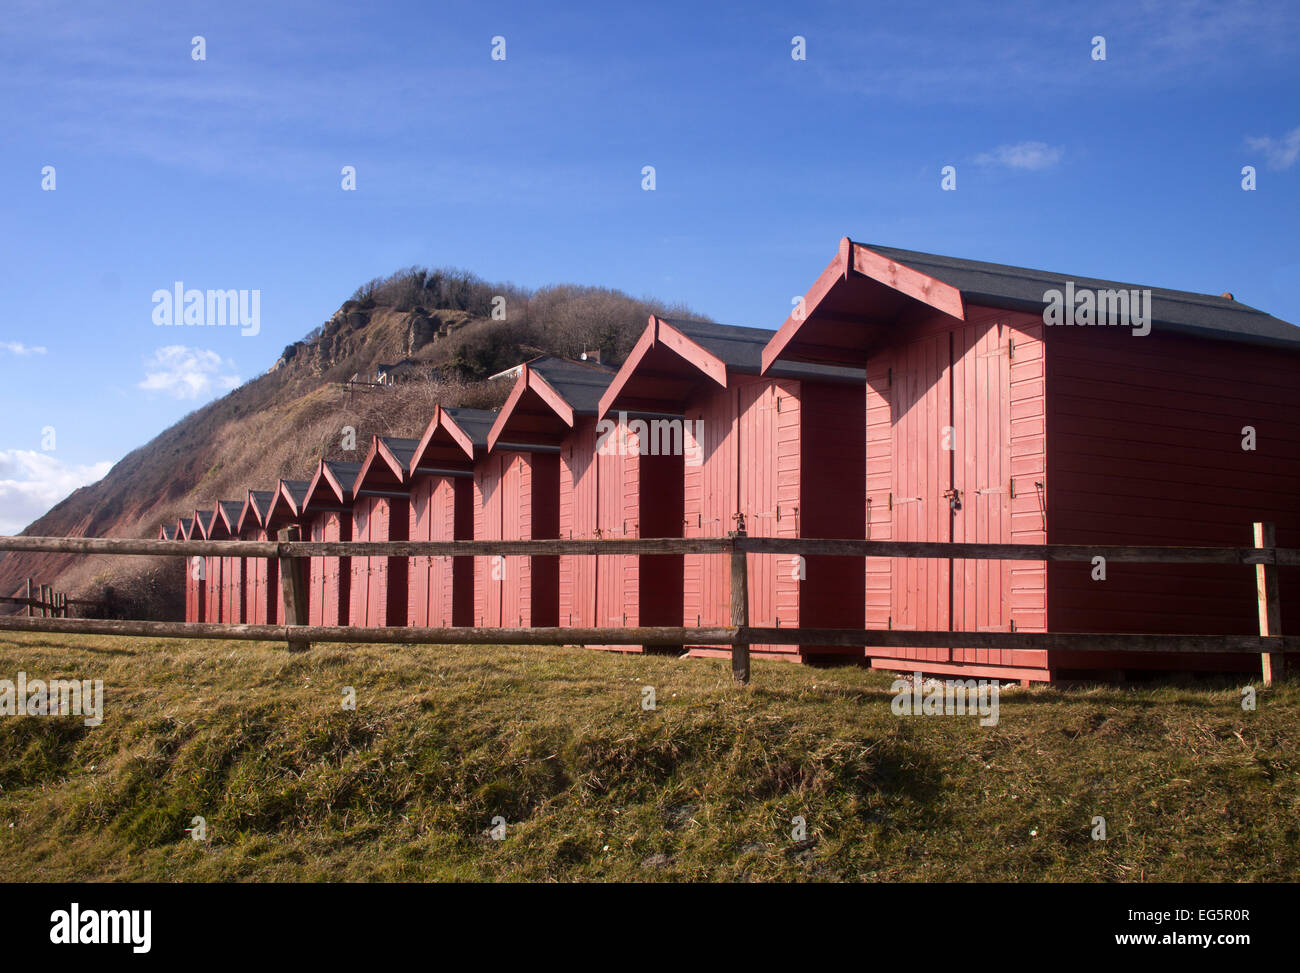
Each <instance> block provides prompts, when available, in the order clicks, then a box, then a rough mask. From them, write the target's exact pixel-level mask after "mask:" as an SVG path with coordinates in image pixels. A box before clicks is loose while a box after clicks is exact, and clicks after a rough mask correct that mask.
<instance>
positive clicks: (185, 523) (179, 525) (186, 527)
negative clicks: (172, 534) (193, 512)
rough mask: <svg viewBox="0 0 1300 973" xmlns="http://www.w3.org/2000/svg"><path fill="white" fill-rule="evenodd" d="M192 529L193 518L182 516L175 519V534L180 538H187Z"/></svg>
mask: <svg viewBox="0 0 1300 973" xmlns="http://www.w3.org/2000/svg"><path fill="white" fill-rule="evenodd" d="M193 531H194V518H193V517H182V518H181V519H180V520H178V521H176V536H177V537H179V538H180V539H181V540H186V541H187V540H189V539H190V534H191V533H193Z"/></svg>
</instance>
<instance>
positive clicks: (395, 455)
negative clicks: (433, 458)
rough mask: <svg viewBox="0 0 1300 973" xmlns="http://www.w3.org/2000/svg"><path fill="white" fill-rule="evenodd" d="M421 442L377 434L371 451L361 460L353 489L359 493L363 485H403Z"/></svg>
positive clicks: (372, 486)
mask: <svg viewBox="0 0 1300 973" xmlns="http://www.w3.org/2000/svg"><path fill="white" fill-rule="evenodd" d="M419 445H420V442H419V440H416V439H404V438H401V437H399V436H375V437H374V439H373V440H372V441H371V443H370V451H369V452H368V453H366V458H365V459H364V460H362V461H361V468H360V469H359V470H357V475H356V478H355V479H354V480H353V485H352V489H353V492H354V493H359V492H360V491H361V489H362V487H363V486H368V487H371V488H374V487H378V486H388V487H393V486H401V485H402V484H403V483H405V482H406V480H407V478H408V477H407V472H406V467H407V464H408V463H410V462H411V458H412V457H413V456H414V455H415V451H416V449H417V448H418V447H419Z"/></svg>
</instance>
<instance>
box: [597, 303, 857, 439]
mask: <svg viewBox="0 0 1300 973" xmlns="http://www.w3.org/2000/svg"><path fill="white" fill-rule="evenodd" d="M772 337H773V333H772V332H771V331H765V330H764V329H762V328H745V327H739V326H737V325H731V324H714V323H712V322H709V321H692V320H689V319H685V318H661V317H659V316H658V315H654V314H652V315H651V316H650V321H649V323H648V324H647V325H646V329H645V330H644V331H643V332H641V337H640V338H639V339H638V340H637V343H636V345H635V346H634V347H633V348H632V352H631V353H630V354H629V355H628V357H627V360H626V361H624V362H623V367H622V368H620V369H619V370H618V374H617V375H615V376H614V380H613V381H612V382H611V383H610V385H609V387H608V388H607V389H606V390H605V392H604V394H603V395H602V396H601V399H600V406H599V409H598V411H597V415H599V416H601V417H604V416H605V415H607V414H608V413H609V411H610V409H613V408H615V407H617V408H619V409H623V410H626V411H640V412H648V413H665V414H674V413H680V412H681V409H682V408H683V407H684V406H685V404H686V402H688V401H689V400H690V398H691V397H692V396H694V395H696V394H697V393H698V392H699V391H700V390H701V388H714V389H719V388H726V387H727V378H728V376H729V375H733V374H735V375H758V374H761V373H762V371H763V349H764V348H766V347H767V345H768V343H769V341H771V339H772ZM768 374H769V375H771V376H774V377H777V378H795V379H801V380H816V381H824V382H855V383H860V382H863V381H864V380H865V373H864V372H863V370H862V369H860V368H855V367H851V366H844V365H819V364H808V363H804V362H784V361H782V362H778V363H777V364H776V365H775V366H773V368H771V369H770V370H769V371H768Z"/></svg>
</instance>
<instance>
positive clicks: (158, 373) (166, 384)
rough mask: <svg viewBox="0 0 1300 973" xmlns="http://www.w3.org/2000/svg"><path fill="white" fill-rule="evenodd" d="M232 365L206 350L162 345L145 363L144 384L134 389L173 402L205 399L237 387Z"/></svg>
mask: <svg viewBox="0 0 1300 973" xmlns="http://www.w3.org/2000/svg"><path fill="white" fill-rule="evenodd" d="M234 368H235V363H234V362H233V361H230V360H229V359H226V358H222V357H221V356H220V355H218V354H217V353H216V352H215V351H210V350H208V349H206V348H189V347H187V346H185V345H164V346H163V347H162V348H159V349H158V350H157V351H155V352H154V353H153V356H152V357H151V358H150V359H149V360H148V361H147V362H145V377H144V381H142V382H140V383H138V385H137V386H136V387H137V388H142V389H144V390H145V391H146V392H162V393H163V394H165V395H170V396H172V397H173V398H177V399H199V398H208V397H209V396H211V395H213V394H215V393H216V392H228V391H230V390H231V389H233V388H235V387H236V386H237V385H239V376H238V375H236V374H234Z"/></svg>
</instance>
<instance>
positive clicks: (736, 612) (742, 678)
mask: <svg viewBox="0 0 1300 973" xmlns="http://www.w3.org/2000/svg"><path fill="white" fill-rule="evenodd" d="M728 536H729V537H731V539H732V546H731V624H732V626H733V627H734V628H735V629H736V639H737V640H736V641H735V642H733V643H732V646H731V678H732V679H734V680H735V681H736V682H737V683H739V684H740V685H742V686H748V685H749V643H748V642H744V641H741V639H745V638H748V637H749V636H748V631H747V630H748V628H749V568H748V565H747V563H746V560H747V559H746V556H745V549H744V547H743V546H742V545H740V544H737V543H735V542H736V541H738V540H741V539H743V538H744V537H745V519H744V518H743V517H737V520H736V529H735V530H733V531H732V532H731V533H730V534H729V535H728Z"/></svg>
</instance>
